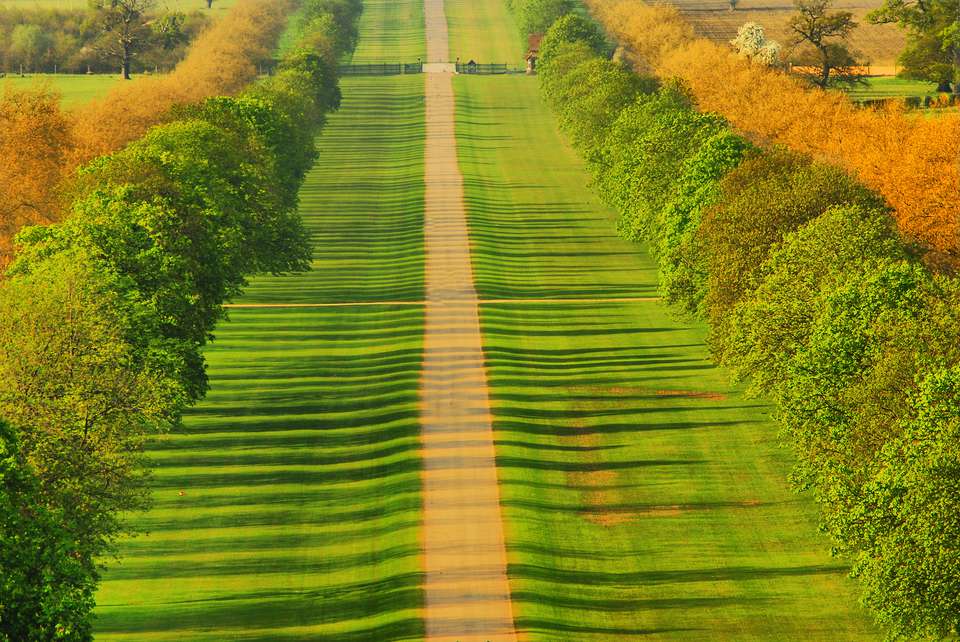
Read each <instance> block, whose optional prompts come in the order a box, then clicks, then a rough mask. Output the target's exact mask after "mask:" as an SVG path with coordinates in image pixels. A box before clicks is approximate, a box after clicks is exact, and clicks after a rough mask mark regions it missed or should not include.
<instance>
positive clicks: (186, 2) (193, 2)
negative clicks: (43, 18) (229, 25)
mask: <svg viewBox="0 0 960 642" xmlns="http://www.w3.org/2000/svg"><path fill="white" fill-rule="evenodd" d="M235 3H236V0H214V3H213V9H212V11H213V12H214V13H215V14H216V13H217V12H223V11H226V10H227V9H229V8H230V7H232V6H233V5H234V4H235ZM157 4H158V5H159V6H160V7H165V8H166V9H169V10H170V11H188V12H189V11H206V9H207V3H206V0H159V2H158V3H157ZM86 6H87V0H0V7H16V8H18V9H26V8H38V9H77V8H80V9H82V8H84V7H86Z"/></svg>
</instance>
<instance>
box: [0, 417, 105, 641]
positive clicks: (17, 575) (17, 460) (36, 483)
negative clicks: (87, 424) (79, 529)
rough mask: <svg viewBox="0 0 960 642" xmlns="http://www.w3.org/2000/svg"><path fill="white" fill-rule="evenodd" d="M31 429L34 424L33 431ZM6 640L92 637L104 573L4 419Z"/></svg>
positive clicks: (2, 589)
mask: <svg viewBox="0 0 960 642" xmlns="http://www.w3.org/2000/svg"><path fill="white" fill-rule="evenodd" d="M28 430H29V429H28ZM0 569H3V572H2V573H0V640H2V641H3V642H20V641H23V640H91V639H93V632H92V626H91V621H92V611H93V605H94V592H95V591H96V585H97V580H98V576H97V571H96V568H95V567H94V566H93V564H91V560H90V557H89V556H88V555H86V554H85V553H84V551H83V550H82V543H80V542H77V541H76V540H75V539H74V537H73V534H72V533H71V532H69V531H68V530H67V529H66V528H65V527H64V525H63V524H62V523H61V522H60V520H58V518H57V515H56V513H55V512H54V511H52V510H51V509H50V508H48V507H47V506H46V505H45V504H44V498H43V496H42V494H41V491H40V480H38V479H37V475H36V473H35V472H34V470H33V467H32V466H31V465H30V463H29V462H28V461H27V460H26V458H25V457H24V455H23V452H22V450H21V447H20V440H19V438H18V436H17V433H16V431H14V430H13V429H12V428H11V427H10V426H9V425H8V424H7V423H6V422H3V421H0Z"/></svg>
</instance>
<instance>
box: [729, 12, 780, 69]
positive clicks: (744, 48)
mask: <svg viewBox="0 0 960 642" xmlns="http://www.w3.org/2000/svg"><path fill="white" fill-rule="evenodd" d="M730 44H731V45H733V48H734V49H735V50H736V51H737V53H738V54H739V55H741V56H743V57H744V58H749V59H750V60H753V61H755V62H757V63H760V64H762V65H767V66H768V67H774V66H777V65H779V64H780V54H781V52H782V50H783V48H782V47H781V46H780V43H779V42H777V41H776V40H767V36H766V34H765V33H764V32H763V26H761V25H760V24H758V23H756V22H748V23H746V24H744V25H743V26H741V27H740V29H739V30H738V31H737V37H736V38H734V39H733V40H731V41H730Z"/></svg>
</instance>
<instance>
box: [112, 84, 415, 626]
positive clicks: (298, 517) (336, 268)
mask: <svg viewBox="0 0 960 642" xmlns="http://www.w3.org/2000/svg"><path fill="white" fill-rule="evenodd" d="M422 82H423V79H422V78H375V79H351V80H348V81H346V82H345V83H344V95H345V101H344V105H343V108H342V110H341V112H340V113H338V114H336V115H335V116H334V117H333V118H332V119H331V122H330V124H329V125H328V129H327V131H326V132H325V134H324V136H323V138H322V139H321V158H320V160H319V162H318V163H317V165H316V166H315V167H314V169H313V170H312V172H311V174H310V175H309V177H308V179H307V182H306V184H305V186H304V188H303V206H302V209H303V215H304V217H305V218H306V222H307V224H308V226H309V227H310V229H311V230H312V231H313V233H314V236H315V239H316V241H317V246H316V248H317V252H316V257H315V269H314V271H313V272H311V273H308V274H304V275H295V276H290V277H285V278H264V279H260V280H258V281H257V282H256V283H254V284H253V286H252V287H251V289H250V293H249V295H248V296H247V297H246V298H245V299H244V300H243V301H242V302H244V303H249V302H264V301H277V302H284V303H315V302H336V301H354V300H371V301H372V300H384V301H392V300H402V299H406V298H416V297H419V296H420V295H421V293H422V274H421V273H422V268H421V263H420V262H419V261H420V254H421V253H422V241H421V235H420V233H419V232H418V231H417V230H418V228H419V226H420V225H421V219H422V213H421V211H422V206H421V205H419V204H420V203H422V198H423V196H422V191H423V187H422V173H423V167H422V147H423V142H422V141H423V122H422V121H423V109H422V103H421V97H422V94H423V85H422ZM385 112H386V113H388V114H389V116H385V115H384V113H385ZM422 332H423V328H422V312H421V310H420V308H419V307H416V306H413V307H410V306H408V307H401V306H391V305H380V306H370V307H347V308H320V309H272V308H268V309H239V310H234V311H233V312H232V314H231V321H230V322H229V323H224V324H222V325H221V327H220V328H218V332H217V341H216V342H215V343H214V344H213V346H212V347H211V349H210V350H209V351H208V354H207V356H208V358H209V360H210V372H211V384H212V390H211V392H210V395H209V397H208V398H207V400H206V401H205V402H204V403H202V404H201V405H200V406H199V407H197V408H195V409H194V410H193V411H192V412H190V413H189V416H188V417H186V419H185V421H184V426H183V428H181V429H178V430H176V431H174V433H173V434H170V435H168V436H167V437H165V438H164V439H162V440H161V441H160V443H158V444H157V445H156V446H155V447H154V448H152V449H151V453H150V454H151V458H152V459H153V460H154V462H155V470H156V481H155V489H156V491H155V497H156V507H155V508H154V509H153V510H152V511H151V512H149V513H148V514H147V515H146V516H144V517H143V518H142V523H143V525H144V526H145V527H146V528H147V530H148V531H149V535H146V536H142V537H139V538H135V539H132V540H130V541H127V542H125V543H124V546H123V551H122V552H123V560H122V562H121V563H120V564H119V565H116V566H114V567H113V568H111V569H110V570H109V571H108V573H107V574H106V577H105V582H104V584H103V587H102V590H101V591H100V594H99V595H98V603H99V607H98V610H97V615H98V624H97V626H98V639H128V640H144V639H170V640H172V639H177V640H223V639H243V640H284V639H290V640H293V639H335V640H338V641H348V642H349V641H352V640H356V641H361V640H364V641H365V640H403V639H419V638H420V637H422V623H421V620H420V614H419V609H420V607H421V603H422V591H421V589H420V584H421V577H420V559H419V548H420V547H419V541H420V492H419V491H420V481H419V471H420V459H419V455H418V448H419V422H418V395H417V388H418V383H419V377H420V362H421V342H422ZM181 493H182V494H181Z"/></svg>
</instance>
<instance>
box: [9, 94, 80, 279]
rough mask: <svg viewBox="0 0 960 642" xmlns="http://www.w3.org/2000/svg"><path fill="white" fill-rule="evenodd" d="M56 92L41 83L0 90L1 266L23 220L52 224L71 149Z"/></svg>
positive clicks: (26, 223)
mask: <svg viewBox="0 0 960 642" xmlns="http://www.w3.org/2000/svg"><path fill="white" fill-rule="evenodd" d="M72 146H73V139H72V135H71V130H70V124H69V119H68V117H67V115H66V114H64V113H63V111H61V109H60V96H59V95H57V94H56V93H54V92H52V91H50V90H49V89H47V88H46V87H45V86H39V87H34V88H29V89H13V88H12V87H11V86H9V85H8V86H5V87H4V88H3V91H2V94H0V267H2V266H3V265H5V264H6V263H7V260H8V257H9V255H10V251H11V245H12V244H11V241H12V238H13V235H14V234H16V232H17V230H19V229H20V228H21V227H22V226H24V225H30V224H37V223H50V222H52V221H53V220H55V218H56V216H57V211H58V209H59V207H58V202H57V192H56V189H55V186H56V185H57V184H58V183H59V182H60V179H61V178H62V176H63V171H64V159H65V156H66V154H67V153H68V152H69V151H70V150H71V149H72Z"/></svg>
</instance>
